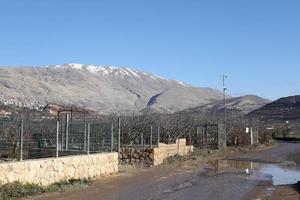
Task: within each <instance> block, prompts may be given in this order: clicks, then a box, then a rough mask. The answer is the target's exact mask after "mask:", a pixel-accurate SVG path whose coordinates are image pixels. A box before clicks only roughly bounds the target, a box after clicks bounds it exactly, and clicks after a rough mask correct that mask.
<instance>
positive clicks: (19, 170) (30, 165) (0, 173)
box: [0, 153, 118, 186]
mask: <svg viewBox="0 0 300 200" xmlns="http://www.w3.org/2000/svg"><path fill="white" fill-rule="evenodd" d="M117 172H118V153H99V154H92V155H76V156H66V157H59V158H47V159H35V160H26V161H22V162H7V163H0V185H3V184H6V183H12V182H15V181H18V182H21V183H34V184H39V185H43V186H47V185H50V184H52V183H55V182H60V181H67V180H71V179H96V178H100V177H102V176H107V175H110V174H115V173H117Z"/></svg>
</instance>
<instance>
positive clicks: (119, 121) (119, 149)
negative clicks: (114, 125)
mask: <svg viewBox="0 0 300 200" xmlns="http://www.w3.org/2000/svg"><path fill="white" fill-rule="evenodd" d="M118 125H119V132H118V153H120V152H121V118H120V117H119V118H118Z"/></svg>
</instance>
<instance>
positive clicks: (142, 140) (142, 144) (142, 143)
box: [141, 133, 144, 148]
mask: <svg viewBox="0 0 300 200" xmlns="http://www.w3.org/2000/svg"><path fill="white" fill-rule="evenodd" d="M141 146H142V147H143V148H144V133H141Z"/></svg>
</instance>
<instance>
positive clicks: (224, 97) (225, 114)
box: [223, 74, 228, 136]
mask: <svg viewBox="0 0 300 200" xmlns="http://www.w3.org/2000/svg"><path fill="white" fill-rule="evenodd" d="M226 78H228V76H227V75H224V74H223V103H224V105H223V106H224V130H225V135H226V136H227V133H226V121H227V113H226V91H227V87H226V84H225V80H226Z"/></svg>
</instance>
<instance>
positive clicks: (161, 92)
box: [0, 64, 222, 113]
mask: <svg viewBox="0 0 300 200" xmlns="http://www.w3.org/2000/svg"><path fill="white" fill-rule="evenodd" d="M221 98H222V94H221V93H220V92H219V91H217V90H214V89H210V88H199V87H193V86H191V85H189V84H185V83H182V82H179V81H176V80H168V79H164V78H162V77H159V76H156V75H153V74H150V73H146V72H143V71H139V70H134V69H130V68H127V67H111V66H100V65H84V64H63V65H51V66H42V67H5V68H0V103H2V104H5V105H9V104H13V105H17V106H21V107H29V108H35V109H39V108H42V107H43V106H45V105H46V104H48V103H57V104H62V105H74V106H77V107H85V108H87V109H91V110H95V111H97V112H99V113H113V112H114V113H116V112H122V113H129V112H140V111H145V110H151V111H156V112H169V113H172V112H176V111H180V110H184V109H187V108H191V107H195V106H201V105H204V104H207V103H211V102H214V101H217V100H220V99H221Z"/></svg>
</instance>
